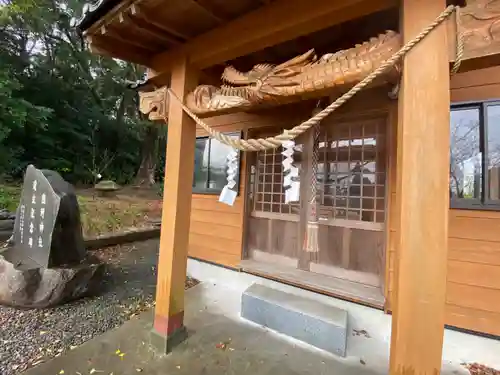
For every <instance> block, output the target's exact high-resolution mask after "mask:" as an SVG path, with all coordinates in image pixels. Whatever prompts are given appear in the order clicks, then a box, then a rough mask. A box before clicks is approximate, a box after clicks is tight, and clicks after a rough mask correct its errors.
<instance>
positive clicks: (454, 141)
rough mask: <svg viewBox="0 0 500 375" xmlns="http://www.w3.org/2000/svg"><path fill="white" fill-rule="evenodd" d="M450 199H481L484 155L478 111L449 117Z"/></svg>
mask: <svg viewBox="0 0 500 375" xmlns="http://www.w3.org/2000/svg"><path fill="white" fill-rule="evenodd" d="M450 122H451V127H450V196H451V197H452V198H461V199H462V198H465V199H471V198H472V199H479V198H480V194H481V151H480V147H479V143H480V142H479V138H480V131H479V124H480V110H479V108H463V109H462V108H461V109H455V110H452V111H451V116H450Z"/></svg>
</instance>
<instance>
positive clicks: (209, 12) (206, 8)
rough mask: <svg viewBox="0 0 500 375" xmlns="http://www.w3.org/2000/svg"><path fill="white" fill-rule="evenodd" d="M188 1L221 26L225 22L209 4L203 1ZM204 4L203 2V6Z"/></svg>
mask: <svg viewBox="0 0 500 375" xmlns="http://www.w3.org/2000/svg"><path fill="white" fill-rule="evenodd" d="M184 1H185V0H184ZM188 1H189V3H191V4H193V5H194V6H196V7H197V8H198V9H200V10H201V11H203V13H205V14H206V15H207V16H209V17H210V18H211V19H212V20H214V21H215V22H217V23H218V24H221V23H223V22H224V21H225V19H224V17H220V15H218V14H217V13H216V12H215V11H214V10H213V9H212V7H209V6H208V5H207V4H205V3H204V1H203V0H188ZM202 2H203V4H202Z"/></svg>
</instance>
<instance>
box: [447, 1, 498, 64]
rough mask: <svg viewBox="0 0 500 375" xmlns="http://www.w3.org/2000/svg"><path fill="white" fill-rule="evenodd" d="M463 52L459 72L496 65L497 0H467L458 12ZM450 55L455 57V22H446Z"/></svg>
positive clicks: (452, 57)
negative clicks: (465, 4)
mask: <svg viewBox="0 0 500 375" xmlns="http://www.w3.org/2000/svg"><path fill="white" fill-rule="evenodd" d="M458 15H459V17H460V22H459V30H458V31H459V33H461V34H462V35H463V41H464V56H463V60H462V65H461V67H460V72H465V71H469V70H475V69H482V68H488V67H491V66H496V65H500V27H499V26H498V25H499V24H500V0H469V1H467V6H466V7H465V8H462V9H461V10H460V12H459V13H458ZM448 35H449V37H448V43H449V48H450V59H451V60H452V61H454V60H455V57H456V46H457V38H456V37H457V23H456V20H455V18H454V17H452V19H450V21H449V22H448Z"/></svg>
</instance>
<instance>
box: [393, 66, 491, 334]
mask: <svg viewBox="0 0 500 375" xmlns="http://www.w3.org/2000/svg"><path fill="white" fill-rule="evenodd" d="M451 99H452V102H464V101H475V100H488V99H500V66H498V67H494V68H488V69H484V70H478V71H471V72H467V73H464V74H459V75H456V76H454V77H452V80H451ZM394 126H395V124H394ZM395 137H396V136H394V138H393V142H396V138H395ZM389 162H390V164H391V165H390V167H391V169H392V168H396V150H395V148H394V149H393V152H392V154H391V157H390V161H389ZM391 178H392V179H391V181H390V186H391V195H390V200H391V204H390V206H389V210H390V212H389V217H388V220H389V223H388V225H389V229H390V232H389V240H388V242H389V248H388V250H389V257H388V270H389V271H388V277H387V288H386V299H387V302H386V309H387V310H390V308H391V297H392V291H393V289H394V284H395V280H394V263H395V255H396V251H397V248H396V241H397V239H396V228H397V222H396V220H397V217H398V213H397V212H396V209H397V205H396V204H395V199H396V183H395V182H396V176H395V174H392V175H391ZM499 227H500V212H494V211H477V210H456V209H451V210H450V216H449V243H448V247H449V248H448V283H447V299H446V302H447V312H446V314H447V316H446V323H447V324H449V325H452V326H456V327H460V328H464V329H470V330H473V331H478V332H483V333H489V334H492V335H497V336H500V231H499V230H498V228H499ZM422 272H425V270H422Z"/></svg>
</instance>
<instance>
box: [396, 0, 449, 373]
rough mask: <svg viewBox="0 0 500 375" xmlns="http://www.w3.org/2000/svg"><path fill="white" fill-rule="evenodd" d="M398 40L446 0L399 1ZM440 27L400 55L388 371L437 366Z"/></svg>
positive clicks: (443, 167) (442, 284) (443, 131)
mask: <svg viewBox="0 0 500 375" xmlns="http://www.w3.org/2000/svg"><path fill="white" fill-rule="evenodd" d="M401 6H402V15H401V31H402V34H403V38H404V41H405V42H407V41H408V40H410V39H412V38H413V37H415V36H416V35H417V34H418V33H419V32H420V31H421V30H422V29H423V28H424V27H426V26H427V25H428V24H429V23H431V22H432V21H433V20H434V19H435V18H436V17H437V16H438V15H439V14H440V13H441V12H442V11H443V10H444V9H445V7H446V0H402V1H401ZM446 37H447V36H446V25H445V24H442V25H440V26H439V27H438V28H437V29H435V30H434V31H433V32H432V33H431V34H430V35H429V36H427V37H426V38H425V39H424V40H423V41H422V42H420V44H418V45H417V46H416V47H415V48H414V49H413V50H412V51H411V52H410V53H409V54H408V55H407V57H406V58H405V59H404V68H403V80H402V88H401V92H400V98H399V113H398V168H397V173H398V176H397V179H398V184H397V194H398V205H399V210H398V211H399V213H400V217H399V218H398V235H399V238H398V251H397V254H398V257H397V261H396V275H395V277H396V283H397V284H396V288H395V301H394V305H393V318H392V319H393V320H392V338H391V340H392V342H391V363H390V374H391V375H402V374H405V375H406V374H408V375H410V374H411V375H417V374H418V375H436V374H439V373H440V371H441V356H442V345H443V334H444V314H445V297H446V266H447V247H448V209H449V199H450V198H449V192H448V184H449V182H448V178H449V177H448V171H449V163H450V160H449V143H450V137H449V127H450V76H449V66H448V61H449V60H448V47H447V45H448V44H447V40H446Z"/></svg>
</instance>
